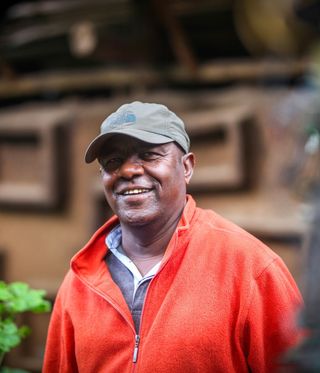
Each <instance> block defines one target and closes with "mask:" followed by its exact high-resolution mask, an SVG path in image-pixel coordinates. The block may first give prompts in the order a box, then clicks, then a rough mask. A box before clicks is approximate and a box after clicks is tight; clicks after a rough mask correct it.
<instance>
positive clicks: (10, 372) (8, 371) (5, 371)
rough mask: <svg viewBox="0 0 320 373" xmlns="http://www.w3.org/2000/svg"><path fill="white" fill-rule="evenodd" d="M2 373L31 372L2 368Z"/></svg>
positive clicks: (0, 372) (0, 369) (0, 371)
mask: <svg viewBox="0 0 320 373" xmlns="http://www.w3.org/2000/svg"><path fill="white" fill-rule="evenodd" d="M0 373H29V372H28V371H26V370H23V369H13V368H8V367H2V368H0Z"/></svg>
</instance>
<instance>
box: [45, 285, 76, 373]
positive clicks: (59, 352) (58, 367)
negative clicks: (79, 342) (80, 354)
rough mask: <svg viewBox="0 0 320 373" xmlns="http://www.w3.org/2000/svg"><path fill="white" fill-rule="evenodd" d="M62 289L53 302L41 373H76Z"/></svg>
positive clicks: (71, 337)
mask: <svg viewBox="0 0 320 373" xmlns="http://www.w3.org/2000/svg"><path fill="white" fill-rule="evenodd" d="M62 293H63V289H62V288H61V289H60V291H59V293H58V295H57V298H56V300H55V304H54V308H53V311H52V315H51V320H50V324H49V329H48V335H47V343H46V349H45V356H44V363H43V370H42V372H43V373H53V372H55V373H77V372H78V368H77V362H76V357H75V344H74V328H73V325H72V322H71V319H70V316H69V314H68V312H67V311H66V310H65V308H64V300H63V294H62Z"/></svg>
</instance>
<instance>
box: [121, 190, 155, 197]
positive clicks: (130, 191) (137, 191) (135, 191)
mask: <svg viewBox="0 0 320 373" xmlns="http://www.w3.org/2000/svg"><path fill="white" fill-rule="evenodd" d="M146 192H149V189H131V190H126V191H125V192H124V193H123V194H124V195H125V196H127V195H129V194H130V195H131V194H141V193H146Z"/></svg>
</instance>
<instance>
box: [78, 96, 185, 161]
mask: <svg viewBox="0 0 320 373" xmlns="http://www.w3.org/2000/svg"><path fill="white" fill-rule="evenodd" d="M115 134H123V135H127V136H131V137H134V138H136V139H139V140H142V141H145V142H147V143H150V144H166V143H168V142H172V141H174V142H176V143H177V144H179V146H181V148H182V149H183V150H184V152H185V153H188V151H189V147H190V140H189V137H188V134H187V133H186V131H185V127H184V123H183V121H182V120H181V119H180V118H179V117H178V116H177V115H176V114H175V113H173V112H172V111H170V110H169V109H168V108H167V107H166V106H164V105H160V104H153V103H142V102H139V101H135V102H132V103H129V104H124V105H122V106H120V107H119V109H118V110H117V111H116V112H114V113H112V114H110V115H109V116H108V117H107V118H106V119H105V120H104V121H103V123H102V124H101V128H100V134H99V135H98V136H97V137H96V138H95V139H94V140H93V141H92V142H91V144H90V145H89V147H88V149H87V151H86V155H85V161H86V162H87V163H91V162H93V161H94V160H95V159H96V158H98V156H99V154H100V153H101V151H102V150H103V145H104V143H105V142H106V140H107V139H109V138H110V137H112V136H114V135H115Z"/></svg>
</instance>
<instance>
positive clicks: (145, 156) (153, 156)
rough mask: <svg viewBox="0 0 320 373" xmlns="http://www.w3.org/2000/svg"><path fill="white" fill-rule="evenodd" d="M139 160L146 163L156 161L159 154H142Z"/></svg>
mask: <svg viewBox="0 0 320 373" xmlns="http://www.w3.org/2000/svg"><path fill="white" fill-rule="evenodd" d="M141 158H142V159H143V160H146V161H149V160H151V161H152V160H154V159H157V158H159V154H158V153H155V152H143V153H142V154H141Z"/></svg>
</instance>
